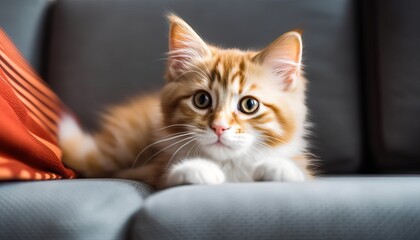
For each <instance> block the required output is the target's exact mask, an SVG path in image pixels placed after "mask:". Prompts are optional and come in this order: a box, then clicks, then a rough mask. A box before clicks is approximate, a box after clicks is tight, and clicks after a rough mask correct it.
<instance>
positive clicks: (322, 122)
mask: <svg viewBox="0 0 420 240" xmlns="http://www.w3.org/2000/svg"><path fill="white" fill-rule="evenodd" d="M353 5H354V3H353V1H351V0H317V1H313V0H301V1H293V0H282V1H271V0H261V1H243V0H231V1H225V0H212V1H195V0H177V1H174V0H170V1H167V0H125V1H118V0H110V1H102V0H83V1H80V0H61V1H57V2H56V3H55V4H54V6H53V9H52V29H51V39H50V43H51V44H50V48H49V50H50V55H49V56H50V58H49V62H50V64H49V69H48V81H49V82H51V84H52V86H53V88H54V89H55V90H57V92H58V94H59V96H61V97H62V98H63V100H64V101H65V102H66V103H67V104H68V105H69V106H70V107H71V108H72V109H74V110H75V111H76V113H77V114H78V115H79V116H80V117H81V118H82V120H83V121H84V123H85V124H87V125H89V126H90V127H92V126H94V125H95V123H96V122H97V120H98V118H97V113H98V112H99V111H101V110H103V107H104V106H105V105H107V104H115V103H117V102H119V101H121V100H124V99H126V98H128V97H130V96H133V95H135V94H137V93H141V92H146V91H150V90H151V89H157V88H159V87H160V86H161V85H162V84H163V82H164V81H163V77H162V76H163V71H164V66H165V61H164V59H163V58H164V57H165V54H164V53H165V52H166V51H167V41H168V40H167V34H168V33H167V31H168V27H167V23H166V20H165V18H164V15H165V13H167V12H168V11H173V12H175V13H177V14H178V15H180V16H181V17H182V18H184V19H185V20H186V21H187V22H188V23H190V24H191V26H192V27H193V28H195V29H196V30H197V31H198V33H199V34H201V35H202V37H203V38H204V39H205V40H207V41H208V42H210V43H216V44H218V45H222V46H224V47H240V48H244V49H247V48H262V47H264V46H265V45H267V44H268V43H270V42H271V41H273V40H274V39H276V38H277V37H278V36H280V35H281V34H283V33H284V32H286V31H289V30H292V29H295V28H301V29H303V41H304V64H305V72H306V73H307V77H308V79H309V98H308V102H309V108H310V111H311V114H310V116H311V117H310V118H311V120H312V121H313V122H314V127H313V134H311V136H313V139H312V146H314V153H315V154H316V155H317V156H319V158H321V159H322V160H323V161H322V164H323V166H321V169H322V170H323V172H325V173H349V172H355V171H357V169H358V166H359V163H360V159H361V151H360V144H361V132H360V131H361V129H360V126H359V120H360V119H359V117H360V114H359V86H358V82H359V80H358V66H357V63H358V58H357V55H356V53H357V52H358V51H357V50H356V49H357V46H356V45H357V44H356V39H357V34H356V32H357V31H356V29H355V25H354V23H355V15H356V10H355V8H354V6H353Z"/></svg>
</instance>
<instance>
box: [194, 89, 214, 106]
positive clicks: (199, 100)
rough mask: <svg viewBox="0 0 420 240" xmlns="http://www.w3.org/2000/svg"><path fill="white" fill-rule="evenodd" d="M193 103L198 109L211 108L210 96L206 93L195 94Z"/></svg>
mask: <svg viewBox="0 0 420 240" xmlns="http://www.w3.org/2000/svg"><path fill="white" fill-rule="evenodd" d="M193 103H194V106H196V107H197V108H199V109H206V108H208V107H210V106H211V96H210V94H209V93H208V92H206V91H200V92H197V93H196V94H195V95H194V97H193Z"/></svg>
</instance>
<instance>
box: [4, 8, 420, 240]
mask: <svg viewBox="0 0 420 240" xmlns="http://www.w3.org/2000/svg"><path fill="white" fill-rule="evenodd" d="M418 7H419V4H418V3H416V2H415V1H410V0H400V1H398V3H397V2H396V1H392V0H382V1H379V0H365V1H361V0H360V1H356V0H317V1H313V0H278V1H275V0H260V1H250V0H229V1H226V0H224V1H223V0H212V1H205V0H202V1H196V0H57V1H49V0H0V25H1V26H2V27H3V28H4V29H5V31H6V32H7V33H8V34H9V35H10V36H11V38H12V39H13V40H14V41H15V43H16V44H17V47H18V48H19V49H20V50H21V51H22V53H23V54H24V55H25V57H26V58H27V59H28V60H29V61H30V63H31V64H32V65H33V66H34V67H35V68H36V69H37V70H38V71H39V72H40V74H41V75H42V76H43V77H44V79H45V80H46V81H47V82H48V84H50V85H51V86H52V87H53V89H54V90H55V91H57V93H58V94H59V95H60V97H61V98H62V99H63V100H64V102H66V103H67V104H68V105H69V106H70V107H71V108H72V109H74V110H75V112H76V113H77V114H78V115H79V116H80V117H81V119H82V121H83V123H84V124H85V126H86V127H87V128H90V129H95V128H96V121H97V119H98V113H99V112H100V111H101V110H102V109H103V106H105V105H107V104H111V103H115V102H118V101H122V100H124V99H126V98H128V97H130V96H133V95H135V94H138V93H143V92H147V91H151V90H155V89H158V88H159V87H160V86H162V84H163V82H164V81H163V78H162V74H163V69H164V66H165V62H164V60H162V58H163V57H164V53H165V51H166V50H167V24H166V21H165V18H164V14H165V12H168V11H173V12H175V13H177V14H179V15H180V16H181V17H183V18H184V19H185V20H186V21H187V22H189V23H190V24H191V25H192V26H193V27H194V28H195V29H197V30H198V32H199V33H200V34H201V35H202V36H203V38H204V39H206V40H208V41H209V42H214V43H217V44H223V45H224V46H227V47H241V48H259V47H262V46H264V45H265V44H267V43H269V42H270V41H271V40H273V39H275V38H276V37H277V36H279V35H280V34H282V33H284V32H286V31H288V30H291V29H295V28H301V29H303V30H304V33H303V40H304V50H305V51H304V63H305V65H306V67H305V71H306V74H307V77H308V79H309V83H310V86H309V93H308V94H309V95H308V104H309V108H310V111H311V114H310V115H311V116H310V119H311V121H312V122H313V123H314V126H313V128H312V134H311V136H310V139H311V143H312V146H311V148H312V150H313V152H314V154H315V155H316V156H317V158H319V159H320V161H319V169H320V170H321V172H322V176H321V177H320V178H318V179H316V180H314V181H311V182H308V183H300V184H299V183H274V182H261V183H241V184H237V183H235V184H223V185H220V186H182V187H175V188H172V189H168V190H164V191H160V192H156V191H154V190H153V189H152V188H151V187H149V186H147V185H146V184H143V183H141V182H135V181H129V180H116V179H78V180H57V181H42V182H3V183H1V184H0V239H101V240H104V239H299V240H301V239H320V240H321V239H322V240H325V239H381V240H384V239H392V240H394V239H420V228H419V226H420V177H419V176H417V175H415V174H416V173H419V172H420V124H419V120H418V119H419V117H420V79H419V78H420V69H419V68H418V65H419V63H420V57H419V56H420V45H419V44H418V42H419V40H420V30H418V27H417V23H418V22H420V15H419V14H418V13H417V10H418Z"/></svg>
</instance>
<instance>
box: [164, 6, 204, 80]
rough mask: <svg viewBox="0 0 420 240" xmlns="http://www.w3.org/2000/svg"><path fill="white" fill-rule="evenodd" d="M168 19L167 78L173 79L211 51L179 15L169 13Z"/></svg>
mask: <svg viewBox="0 0 420 240" xmlns="http://www.w3.org/2000/svg"><path fill="white" fill-rule="evenodd" d="M168 19H169V23H170V30H169V52H168V74H169V78H172V79H173V78H175V77H176V76H178V75H180V74H182V73H183V72H185V70H187V69H188V68H189V67H191V64H193V62H195V61H197V60H201V59H204V58H206V57H208V56H210V55H211V51H210V49H209V47H208V46H207V44H206V43H205V42H204V41H203V40H202V39H201V38H200V36H198V34H197V33H196V32H195V31H194V30H193V29H192V28H191V27H190V26H189V25H188V24H187V23H186V22H185V21H184V20H182V19H181V18H180V17H178V16H176V15H173V14H171V15H169V16H168Z"/></svg>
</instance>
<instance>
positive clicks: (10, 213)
mask: <svg viewBox="0 0 420 240" xmlns="http://www.w3.org/2000/svg"><path fill="white" fill-rule="evenodd" d="M150 193H151V189H150V187H148V186H147V185H145V184H141V183H138V182H133V181H121V180H58V181H45V182H16V183H1V184H0V209H1V210H0V239H17V240H18V239H78V240H79V239H101V240H105V239H125V238H126V237H127V233H128V232H127V231H128V230H129V228H130V226H131V224H132V219H131V216H132V215H133V214H134V213H135V212H136V211H138V209H139V208H140V207H141V206H142V204H143V202H144V198H145V197H147V196H148V195H149V194H150Z"/></svg>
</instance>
